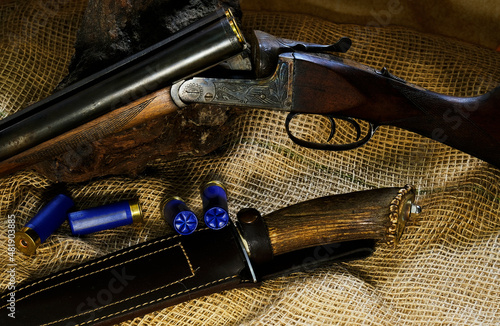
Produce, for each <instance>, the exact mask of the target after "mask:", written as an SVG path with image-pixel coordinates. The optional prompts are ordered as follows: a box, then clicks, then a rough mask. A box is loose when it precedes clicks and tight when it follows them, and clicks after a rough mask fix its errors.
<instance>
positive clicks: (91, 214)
mask: <svg viewBox="0 0 500 326" xmlns="http://www.w3.org/2000/svg"><path fill="white" fill-rule="evenodd" d="M68 220H69V226H70V227H71V232H72V233H73V235H75V236H78V235H85V234H89V233H94V232H98V231H102V230H109V229H114V228H117V227H119V226H124V225H129V224H132V223H140V222H142V221H143V216H142V210H141V206H140V205H139V201H137V200H133V201H121V202H118V203H114V204H109V205H104V206H99V207H94V208H89V209H86V210H82V211H77V212H72V213H69V214H68Z"/></svg>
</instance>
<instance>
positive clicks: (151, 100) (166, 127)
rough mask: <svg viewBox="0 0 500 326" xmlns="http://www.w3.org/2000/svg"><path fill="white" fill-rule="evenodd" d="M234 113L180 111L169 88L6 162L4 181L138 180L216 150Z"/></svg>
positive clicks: (197, 109)
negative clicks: (15, 177) (11, 177)
mask: <svg viewBox="0 0 500 326" xmlns="http://www.w3.org/2000/svg"><path fill="white" fill-rule="evenodd" d="M234 113H235V111H229V110H228V109H224V108H219V107H211V106H196V105H195V106H189V107H186V108H184V109H182V110H180V109H179V108H178V107H177V106H176V105H175V104H174V103H173V102H172V100H171V97H170V87H167V88H165V89H162V90H160V91H157V92H154V93H152V94H150V95H148V96H145V97H143V98H140V99H138V100H136V101H134V102H132V103H130V104H128V105H126V106H123V107H121V108H119V109H117V110H114V111H112V112H110V113H108V114H105V115H103V116H101V117H100V118H97V119H95V120H92V121H90V122H88V123H86V124H84V125H82V126H80V127H78V128H75V129H73V130H71V131H69V132H67V133H64V134H62V135H60V136H58V137H56V138H53V139H51V140H49V141H46V142H44V143H42V144H40V145H38V146H35V147H33V148H31V149H29V150H27V151H25V152H23V153H20V154H18V155H16V156H14V157H12V158H10V159H8V160H5V161H3V162H2V163H1V164H0V175H7V174H9V173H13V172H15V171H18V170H21V169H25V168H30V169H35V170H36V171H38V172H40V173H42V174H43V175H45V176H46V177H48V178H49V179H51V180H53V181H57V182H81V181H86V180H89V179H91V178H94V177H99V176H103V175H113V174H114V175H116V174H128V175H134V174H136V173H139V172H140V171H142V170H143V169H144V168H145V167H146V165H147V164H148V163H149V162H151V161H153V160H155V159H158V158H164V159H175V158H177V157H179V156H181V155H204V154H206V153H209V152H211V151H213V150H215V149H216V148H218V147H219V146H220V145H221V144H222V141H223V137H224V135H225V134H227V133H228V132H229V128H230V127H229V125H230V121H231V119H232V118H233V117H234V115H235V114H234Z"/></svg>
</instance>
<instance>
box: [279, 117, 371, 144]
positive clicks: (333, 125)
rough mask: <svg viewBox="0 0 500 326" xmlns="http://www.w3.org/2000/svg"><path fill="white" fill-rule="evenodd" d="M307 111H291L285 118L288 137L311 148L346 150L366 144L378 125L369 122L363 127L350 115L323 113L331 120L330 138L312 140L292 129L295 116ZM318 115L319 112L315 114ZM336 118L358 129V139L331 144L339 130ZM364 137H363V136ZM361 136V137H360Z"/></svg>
mask: <svg viewBox="0 0 500 326" xmlns="http://www.w3.org/2000/svg"><path fill="white" fill-rule="evenodd" d="M305 114H307V113H299V112H291V113H289V114H288V116H287V117H286V120H285V129H286V132H287V134H288V137H290V139H291V140H292V141H293V142H294V143H296V144H297V145H300V146H303V147H307V148H310V149H319V150H329V151H345V150H350V149H355V148H358V147H360V146H363V145H364V144H366V143H367V142H368V141H369V140H370V139H371V138H372V136H373V134H374V133H375V131H376V130H377V127H378V126H376V125H374V124H372V123H370V122H367V123H366V125H367V126H366V127H365V128H362V127H361V125H360V124H359V122H358V121H356V120H355V119H353V118H350V117H339V116H333V115H329V114H325V115H321V116H324V117H326V118H327V119H328V121H329V122H330V134H329V136H328V139H327V140H326V142H325V143H322V142H311V141H308V140H304V139H300V138H298V137H296V136H294V135H293V133H292V131H291V130H290V123H291V122H292V120H293V118H294V117H296V116H298V115H305ZM315 115H318V114H315ZM335 120H341V121H345V122H347V123H348V124H349V125H351V126H352V127H353V128H354V130H355V131H356V140H355V141H353V142H350V143H346V144H331V143H329V142H330V141H331V140H332V139H333V137H334V136H335V134H336V132H337V122H335ZM363 129H365V130H364V131H365V135H364V136H363V137H362V133H363V132H362V130H363ZM361 137H362V138H361ZM360 138H361V139H360Z"/></svg>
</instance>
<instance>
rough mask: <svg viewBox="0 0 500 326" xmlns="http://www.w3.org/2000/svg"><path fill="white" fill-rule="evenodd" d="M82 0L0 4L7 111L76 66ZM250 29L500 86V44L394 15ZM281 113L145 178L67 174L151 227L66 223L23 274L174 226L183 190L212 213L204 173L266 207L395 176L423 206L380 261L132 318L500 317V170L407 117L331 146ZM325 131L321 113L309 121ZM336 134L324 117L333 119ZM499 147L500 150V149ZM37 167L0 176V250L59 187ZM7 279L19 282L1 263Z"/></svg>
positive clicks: (250, 24)
mask: <svg viewBox="0 0 500 326" xmlns="http://www.w3.org/2000/svg"><path fill="white" fill-rule="evenodd" d="M84 6H85V2H84V1H81V2H71V4H62V3H59V2H54V3H48V2H43V1H31V2H29V1H26V2H10V3H6V4H5V3H4V4H2V5H0V46H1V52H0V63H1V64H0V76H1V79H0V90H1V91H0V103H1V115H2V116H6V115H8V114H10V113H12V112H14V111H15V110H17V109H19V108H21V107H23V106H25V105H27V104H28V103H30V102H33V101H37V100H40V99H42V98H43V97H45V96H47V95H48V94H49V93H50V92H51V90H52V89H53V87H54V86H55V85H56V84H57V82H58V81H59V80H60V79H61V78H62V77H63V76H64V74H65V73H66V65H67V63H68V61H69V58H70V56H71V54H72V42H73V41H74V38H75V33H76V29H77V26H78V22H79V19H80V18H81V14H82V12H83V9H84ZM243 24H244V26H245V29H249V28H255V29H261V30H264V31H266V32H269V33H272V34H275V35H278V36H281V37H287V38H291V39H299V40H304V41H310V42H318V43H328V42H332V41H335V40H336V39H338V38H339V37H340V36H350V37H351V38H352V39H353V43H354V45H353V47H352V49H351V50H350V51H349V52H348V53H347V55H346V56H347V57H349V58H351V59H354V60H356V61H359V62H361V63H364V64H367V65H370V66H373V67H375V68H382V67H384V66H385V67H388V68H389V69H390V71H391V72H392V73H393V74H395V75H397V76H400V77H402V78H404V79H406V80H408V81H409V82H411V83H414V84H417V85H419V86H422V87H425V88H427V89H430V90H433V91H437V92H440V93H444V94H450V95H457V96H473V95H478V94H482V93H484V92H486V91H487V90H489V89H492V88H493V87H495V86H496V85H498V84H500V55H499V54H498V53H495V52H493V51H492V50H487V49H484V48H479V47H477V46H474V45H469V44H466V43H462V42H460V41H457V40H452V39H447V38H443V37H437V36H432V35H427V34H421V33H418V32H414V31H412V30H408V29H405V28H398V27H385V28H375V27H365V26H357V25H337V24H335V23H332V22H329V21H326V20H324V19H318V18H313V17H311V16H306V15H300V14H284V13H263V12H251V11H247V12H245V16H244V22H243ZM284 119H285V115H284V114H281V113H275V112H269V111H264V110H249V111H248V112H247V113H245V114H244V115H242V116H241V117H240V118H238V120H237V121H236V123H235V126H234V131H233V132H232V134H231V135H229V136H228V137H227V139H226V141H225V144H224V146H223V147H222V148H221V150H220V151H218V152H217V153H214V154H211V155H207V156H204V157H200V158H192V157H186V158H183V159H180V160H177V161H173V162H151V164H150V166H149V168H148V170H147V172H146V173H144V174H142V175H140V176H139V177H136V178H131V177H127V176H119V177H118V176H115V177H106V178H102V179H98V180H93V181H90V182H86V183H82V184H68V185H67V187H68V189H69V192H70V194H71V195H72V196H73V198H74V199H75V201H76V202H77V203H78V205H79V206H80V207H83V208H85V207H90V206H96V205H101V204H105V203H110V202H116V201H118V200H121V199H125V198H130V197H131V196H134V197H138V198H139V200H140V202H141V204H142V206H143V208H144V213H145V219H146V222H145V224H144V225H143V226H142V227H138V228H137V227H122V228H118V229H115V230H110V231H106V232H101V233H96V234H93V235H89V236H87V237H85V238H74V237H72V236H71V233H70V230H69V227H68V225H67V224H64V225H63V227H61V228H60V229H59V230H58V231H57V232H56V234H54V235H53V236H52V237H50V238H49V239H48V240H47V242H46V243H44V244H43V245H42V246H41V247H40V248H39V249H38V254H37V255H36V256H34V257H30V258H26V257H25V256H23V255H21V254H20V253H18V254H16V256H15V263H16V264H17V265H16V267H15V270H16V282H18V283H21V282H23V281H25V280H28V279H34V278H38V277H41V276H44V275H47V274H49V273H52V272H55V271H58V270H61V269H63V268H67V267H70V266H74V265H76V264H78V263H81V262H84V261H88V260H90V259H92V258H96V257H99V256H102V255H104V254H107V253H111V252H114V251H116V250H118V249H121V248H125V247H127V246H130V245H134V244H137V243H140V242H144V241H147V240H150V239H152V238H155V237H158V236H160V235H163V234H166V233H169V232H172V231H171V230H170V229H169V228H168V227H167V226H166V225H165V223H164V221H163V220H162V218H161V216H160V210H159V204H160V201H161V200H162V199H163V198H165V197H167V196H172V195H178V196H181V197H183V198H184V199H185V200H186V201H187V204H188V205H189V206H190V207H192V208H193V209H194V210H195V212H198V213H199V212H200V211H201V200H200V198H199V192H198V191H199V186H200V185H201V182H202V181H204V180H206V179H207V178H208V177H209V176H210V175H214V174H217V175H218V176H220V179H221V180H222V181H223V182H225V183H226V185H227V186H228V194H229V201H230V213H231V214H232V216H234V215H235V213H236V212H237V211H238V210H239V209H241V208H243V207H249V206H251V207H255V208H258V209H259V210H261V211H262V212H263V213H264V214H265V213H269V212H271V211H273V210H276V209H278V208H281V207H283V206H286V205H289V204H293V203H296V202H299V201H303V200H307V199H311V198H315V197H319V196H323V195H331V194H337V193H345V192H350V191H356V190H363V189H372V188H377V187H384V186H401V185H404V184H406V183H411V184H415V185H417V187H418V189H419V191H418V198H417V199H418V201H419V202H420V204H421V205H422V207H423V213H422V214H421V216H420V218H419V219H418V220H417V221H414V222H413V223H412V224H411V225H410V226H409V227H408V230H407V233H406V235H405V236H404V237H403V239H402V241H401V243H400V245H399V247H398V248H397V249H393V248H391V247H388V246H385V245H381V246H379V247H378V249H377V251H376V252H375V254H374V255H373V256H372V257H370V258H369V259H365V260H362V261H356V262H351V263H345V264H337V265H330V266H326V267H323V268H320V269H314V270H309V271H304V272H301V273H296V274H293V275H290V276H287V277H282V278H279V279H276V280H273V281H267V282H265V283H264V284H263V285H262V286H261V287H260V288H256V289H244V290H231V291H226V292H224V293H220V294H214V295H211V296H208V297H204V298H200V299H196V300H192V301H190V302H186V303H183V304H179V305H177V306H174V307H171V308H167V309H164V310H161V311H157V312H155V313H151V314H149V315H146V316H144V317H141V318H137V319H135V320H133V321H130V322H126V323H123V325H184V324H186V325H187V324H190V325H191V324H204V325H228V324H230V325H232V324H238V325H270V324H271V325H277V324H278V325H285V324H286V325H289V324H292V325H325V324H339V325H346V324H347V325H361V324H363V325H422V324H425V325H498V323H499V321H500V254H499V248H500V214H499V212H500V186H499V184H500V182H499V181H500V171H499V170H498V169H496V168H493V167H492V166H491V165H489V164H486V163H484V162H482V161H480V160H478V159H475V158H473V157H471V156H469V155H466V154H463V153H461V152H459V151H457V150H454V149H451V148H449V147H447V146H445V145H441V144H439V143H437V142H435V141H432V140H429V139H425V138H423V137H420V136H418V135H415V134H413V133H410V132H406V131H403V130H400V129H396V128H389V127H384V128H380V129H379V130H378V131H377V133H376V135H375V137H374V138H373V139H372V140H371V141H370V142H369V143H368V144H367V145H366V146H364V147H362V148H359V149H356V150H352V151H347V152H322V151H314V150H309V149H306V148H302V147H299V146H297V145H295V144H293V143H292V142H291V141H290V140H289V139H288V138H287V136H286V133H285V130H284V125H283V124H284ZM301 123H302V124H303V128H305V132H310V133H313V132H323V131H318V130H317V129H319V128H318V126H317V125H315V124H316V123H317V121H316V120H314V119H306V120H304V121H301ZM324 132H325V133H326V132H327V131H326V130H325V131H324ZM499 150H500V149H499ZM53 186H54V185H53V184H51V182H49V181H48V180H46V179H45V178H43V177H42V176H40V175H37V174H35V173H33V172H29V171H25V172H20V173H17V174H15V175H12V176H8V177H4V178H2V179H0V218H1V221H2V225H3V227H2V230H3V231H2V232H1V233H0V260H1V262H2V265H1V266H2V270H3V271H5V269H6V264H7V263H9V255H8V245H7V243H8V242H7V233H6V230H7V219H8V216H14V217H15V226H16V228H17V229H20V228H21V227H22V226H23V225H24V224H25V223H26V222H27V221H28V220H29V219H30V218H31V217H32V216H33V215H34V214H35V213H36V212H37V211H38V210H39V209H40V207H41V205H43V204H44V203H45V202H46V201H47V200H48V199H49V196H50V195H52V194H53V190H52V188H53ZM0 275H1V276H0V285H1V288H0V290H2V291H4V290H5V289H6V287H7V284H8V282H9V279H8V276H7V274H6V273H5V272H3V273H2V274H0Z"/></svg>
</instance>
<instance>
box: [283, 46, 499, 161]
mask: <svg viewBox="0 0 500 326" xmlns="http://www.w3.org/2000/svg"><path fill="white" fill-rule="evenodd" d="M294 56H295V60H294V81H293V85H294V86H293V92H294V105H293V107H294V109H293V110H292V111H297V112H301V113H314V114H325V115H331V116H340V117H351V118H359V119H362V120H366V121H368V122H370V123H372V124H374V125H375V126H380V125H392V126H396V127H400V128H403V129H406V130H409V131H412V132H416V133H418V134H420V135H422V136H425V137H428V138H432V139H434V140H437V141H439V142H441V143H444V144H447V145H449V146H451V147H454V148H456V149H459V150H461V151H463V152H465V153H468V154H471V155H473V156H475V157H478V158H480V159H482V160H484V161H486V162H489V163H491V164H493V165H495V166H496V167H500V128H498V126H499V125H500V87H497V88H496V89H494V90H492V91H490V92H489V93H486V94H484V95H482V96H477V97H469V98H461V97H453V96H447V95H442V94H438V93H434V92H431V91H428V90H425V89H422V88H419V87H417V86H414V85H411V84H409V83H406V82H405V81H404V80H401V79H399V78H397V77H395V76H393V75H391V74H390V73H389V72H388V71H387V70H386V69H382V71H375V70H373V69H371V68H369V67H366V66H362V65H360V64H357V63H355V62H352V61H350V60H341V59H334V60H332V59H325V58H323V57H316V56H311V55H302V54H294Z"/></svg>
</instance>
